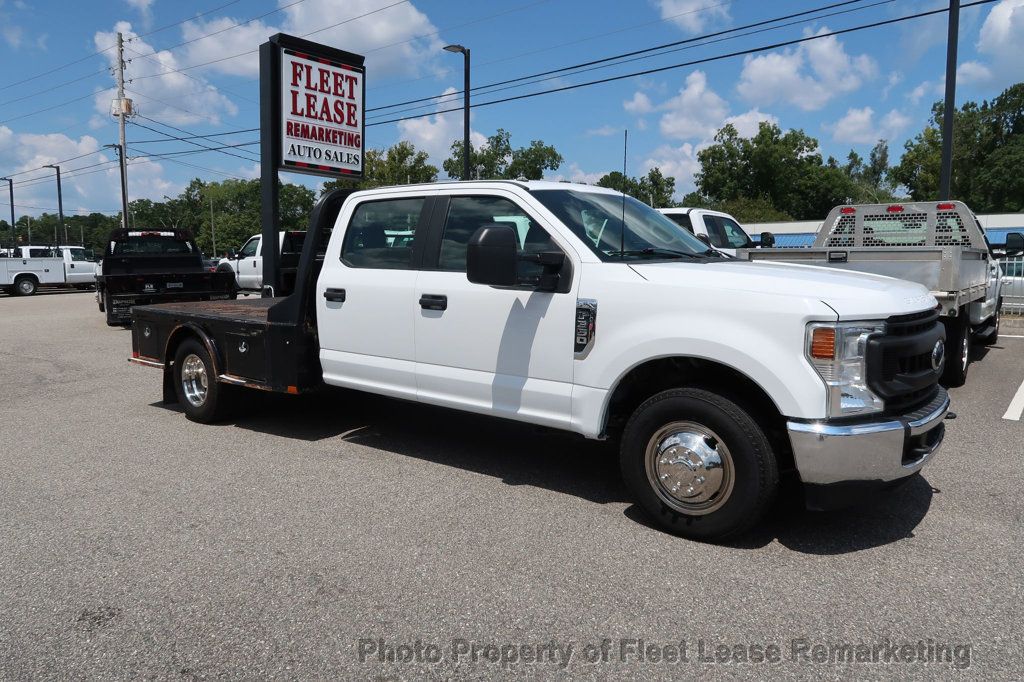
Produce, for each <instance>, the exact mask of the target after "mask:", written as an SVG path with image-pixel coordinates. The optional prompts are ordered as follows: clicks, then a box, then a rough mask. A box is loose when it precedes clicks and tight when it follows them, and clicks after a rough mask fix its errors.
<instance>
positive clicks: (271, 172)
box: [259, 42, 281, 296]
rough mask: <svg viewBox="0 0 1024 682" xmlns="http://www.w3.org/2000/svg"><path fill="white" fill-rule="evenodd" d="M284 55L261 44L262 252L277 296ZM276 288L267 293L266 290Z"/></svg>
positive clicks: (265, 278)
mask: <svg viewBox="0 0 1024 682" xmlns="http://www.w3.org/2000/svg"><path fill="white" fill-rule="evenodd" d="M280 93H281V52H280V49H279V48H278V47H277V46H276V45H274V44H272V43H270V42H266V43H263V44H262V45H260V223H261V225H262V226H263V239H262V242H261V244H262V253H261V254H259V255H261V256H262V257H263V287H264V289H263V290H264V292H266V293H265V294H264V295H268V294H269V295H270V296H273V295H275V294H276V293H277V290H278V287H279V282H278V279H279V277H278V272H279V270H280V267H279V266H278V261H279V258H278V253H277V251H278V244H277V239H278V236H277V235H278V232H280V230H281V193H280V188H279V187H278V178H277V164H278V159H280V158H281V154H280V144H281V141H280V139H279V137H278V135H279V133H278V130H279V128H280V127H281V118H280V116H281V112H280ZM267 286H270V287H272V288H271V290H270V291H267V289H266V287H267Z"/></svg>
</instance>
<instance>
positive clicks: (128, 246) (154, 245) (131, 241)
mask: <svg viewBox="0 0 1024 682" xmlns="http://www.w3.org/2000/svg"><path fill="white" fill-rule="evenodd" d="M108 253H110V254H111V255H113V256H120V255H123V254H129V253H130V254H145V255H147V256H161V255H169V256H181V255H186V254H191V253H198V251H197V250H196V248H195V247H194V246H193V245H192V242H190V241H188V240H187V239H179V238H177V237H176V236H175V234H174V232H170V231H166V232H164V231H161V232H129V233H128V239H122V240H121V241H114V242H110V245H109V247H108Z"/></svg>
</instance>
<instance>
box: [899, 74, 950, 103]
mask: <svg viewBox="0 0 1024 682" xmlns="http://www.w3.org/2000/svg"><path fill="white" fill-rule="evenodd" d="M943 92H944V89H943V82H942V81H941V80H937V81H924V82H923V83H919V84H918V85H916V86H915V87H914V89H913V90H911V91H910V92H908V93H907V99H909V100H910V103H911V104H918V103H919V102H920V101H921V100H922V99H924V98H925V97H939V98H941V97H942V95H943Z"/></svg>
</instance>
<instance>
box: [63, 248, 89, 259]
mask: <svg viewBox="0 0 1024 682" xmlns="http://www.w3.org/2000/svg"><path fill="white" fill-rule="evenodd" d="M68 253H69V254H70V255H71V260H73V261H88V260H89V256H88V255H87V254H86V253H85V249H68Z"/></svg>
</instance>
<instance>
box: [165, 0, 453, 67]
mask: <svg viewBox="0 0 1024 682" xmlns="http://www.w3.org/2000/svg"><path fill="white" fill-rule="evenodd" d="M278 6H280V7H281V8H282V12H281V14H280V15H275V16H276V17H278V18H280V23H279V24H276V23H275V24H268V23H264V22H263V21H254V22H252V23H249V24H245V25H239V24H241V20H239V19H234V18H231V17H220V18H216V19H211V20H209V21H202V20H197V21H190V22H188V23H186V24H184V25H183V27H182V38H183V39H184V40H194V39H196V38H199V37H200V36H203V35H206V34H210V33H213V32H216V31H222V32H221V33H218V34H217V35H216V36H215V37H211V38H206V39H203V40H196V42H194V43H191V44H190V45H188V46H187V47H186V51H185V57H184V59H183V60H182V61H183V62H184V63H186V64H190V65H191V64H203V63H206V62H210V61H214V60H218V59H221V58H223V57H225V56H229V55H234V54H242V53H245V52H248V51H250V50H255V49H257V48H258V47H259V46H260V44H261V43H263V42H264V41H265V40H266V39H267V37H269V36H270V35H273V34H274V33H280V32H283V33H288V34H291V35H297V36H304V35H305V34H309V33H313V32H315V33H313V35H310V36H309V39H310V40H314V41H316V42H318V43H324V44H326V45H340V46H344V48H345V49H346V50H349V51H351V52H355V53H357V54H363V55H366V67H367V70H368V71H369V72H370V73H373V74H374V78H379V77H382V76H394V75H401V76H419V75H422V74H423V73H424V72H431V73H440V72H442V68H441V65H444V67H445V68H450V69H455V68H456V67H458V71H459V73H461V66H462V65H461V62H456V61H455V59H454V57H453V56H452V55H447V57H448V59H447V60H445V61H443V62H442V61H440V60H442V59H443V58H444V56H445V53H443V52H442V51H441V48H442V47H443V46H444V43H443V42H442V41H441V40H440V38H438V37H437V36H436V35H432V34H434V33H436V32H437V28H436V27H435V26H434V25H433V24H432V23H431V22H430V20H429V19H428V18H427V16H426V15H425V14H423V13H422V12H420V11H419V10H418V9H416V7H414V6H413V4H412V3H406V4H402V5H396V6H394V7H390V8H388V9H385V10H383V11H379V12H376V13H373V14H369V13H370V12H373V11H374V10H378V9H380V8H381V3H380V1H379V0H347V1H346V2H337V0H305V2H301V3H295V2H294V1H292V2H288V1H287V0H278ZM364 14H368V16H365V17H361V18H358V19H354V18H355V17H360V15H364ZM334 24H338V25H337V26H334ZM232 26H237V28H231V30H225V29H228V28H230V27H232ZM328 27H330V28H328ZM417 36H426V37H423V38H418V37H417ZM382 46H387V47H382ZM203 69H206V70H210V71H214V72H217V73H226V74H230V75H236V76H248V77H256V76H258V75H259V58H258V56H257V55H255V54H252V55H247V56H244V57H238V58H237V59H227V60H225V61H218V62H216V63H214V64H210V65H208V66H205V67H203Z"/></svg>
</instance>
